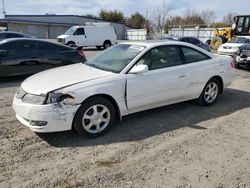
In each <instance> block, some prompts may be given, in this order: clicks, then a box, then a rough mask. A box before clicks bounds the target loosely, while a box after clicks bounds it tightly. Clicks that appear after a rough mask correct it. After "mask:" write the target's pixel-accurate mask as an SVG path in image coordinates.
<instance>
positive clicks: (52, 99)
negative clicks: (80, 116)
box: [45, 92, 75, 105]
mask: <svg viewBox="0 0 250 188" xmlns="http://www.w3.org/2000/svg"><path fill="white" fill-rule="evenodd" d="M45 103H46V104H56V103H57V104H59V103H60V104H64V105H74V104H75V97H74V96H73V95H71V94H64V93H56V92H50V93H48V96H47V100H46V102H45Z"/></svg>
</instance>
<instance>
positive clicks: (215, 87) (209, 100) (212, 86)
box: [197, 78, 222, 106]
mask: <svg viewBox="0 0 250 188" xmlns="http://www.w3.org/2000/svg"><path fill="white" fill-rule="evenodd" d="M221 87H222V86H221V85H220V82H219V81H218V80H217V79H216V78H211V79H210V80H209V81H208V82H207V84H206V86H205V87H204V89H203V91H202V93H201V95H200V97H199V98H198V99H197V102H198V103H199V104H200V105H202V106H210V105H212V104H214V103H215V102H216V100H217V99H218V97H219V94H220V91H221Z"/></svg>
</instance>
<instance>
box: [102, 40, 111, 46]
mask: <svg viewBox="0 0 250 188" xmlns="http://www.w3.org/2000/svg"><path fill="white" fill-rule="evenodd" d="M107 42H108V43H109V44H110V45H112V42H111V40H109V39H106V40H104V42H103V45H104V44H105V43H107Z"/></svg>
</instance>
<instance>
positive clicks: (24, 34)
mask: <svg viewBox="0 0 250 188" xmlns="http://www.w3.org/2000/svg"><path fill="white" fill-rule="evenodd" d="M0 33H13V34H19V35H25V36H28V35H26V34H24V33H19V32H15V31H1V32H0Z"/></svg>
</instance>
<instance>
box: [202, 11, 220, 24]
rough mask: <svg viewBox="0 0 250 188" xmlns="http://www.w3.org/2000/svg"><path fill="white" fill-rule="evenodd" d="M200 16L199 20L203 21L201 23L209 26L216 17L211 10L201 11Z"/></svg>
mask: <svg viewBox="0 0 250 188" xmlns="http://www.w3.org/2000/svg"><path fill="white" fill-rule="evenodd" d="M200 16H201V19H202V20H203V22H204V23H205V24H206V25H207V26H209V25H210V24H211V23H212V22H214V20H215V18H216V16H215V12H214V11H212V10H202V11H201V12H200Z"/></svg>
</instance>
